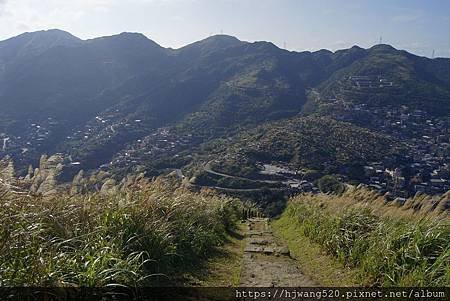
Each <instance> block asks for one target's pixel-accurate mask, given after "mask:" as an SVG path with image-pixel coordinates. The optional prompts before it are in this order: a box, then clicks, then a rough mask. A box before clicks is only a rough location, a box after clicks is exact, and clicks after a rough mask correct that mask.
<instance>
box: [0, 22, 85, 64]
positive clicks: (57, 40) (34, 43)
mask: <svg viewBox="0 0 450 301" xmlns="http://www.w3.org/2000/svg"><path fill="white" fill-rule="evenodd" d="M81 42H82V40H81V39H79V38H77V37H75V36H73V35H72V34H70V33H68V32H66V31H63V30H59V29H49V30H40V31H34V32H25V33H23V34H21V35H18V36H16V37H12V38H10V39H7V40H5V41H1V42H0V48H1V50H2V55H3V57H4V58H5V59H8V60H11V59H12V58H14V57H18V56H28V55H39V54H41V53H43V52H45V51H46V50H48V49H50V48H53V47H56V46H75V45H78V44H79V43H81Z"/></svg>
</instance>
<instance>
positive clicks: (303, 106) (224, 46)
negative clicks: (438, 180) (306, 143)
mask: <svg viewBox="0 0 450 301" xmlns="http://www.w3.org/2000/svg"><path fill="white" fill-rule="evenodd" d="M340 101H341V102H340ZM340 103H344V104H345V106H349V105H360V104H364V105H365V106H368V107H371V106H372V105H373V106H374V107H377V106H394V107H400V106H405V105H406V106H409V107H410V108H412V109H418V110H423V111H424V112H426V114H429V115H430V116H448V115H449V114H450V59H445V58H439V59H428V58H425V57H418V56H415V55H413V54H410V53H408V52H406V51H402V50H397V49H394V48H393V47H391V46H389V45H376V46H374V47H372V48H370V49H362V48H359V47H357V46H354V47H352V48H350V49H345V50H339V51H336V52H330V51H327V50H320V51H316V52H290V51H287V50H284V49H280V48H278V47H276V46H275V45H273V44H272V43H268V42H254V43H249V42H243V41H240V40H238V39H237V38H235V37H231V36H225V35H217V36H212V37H209V38H207V39H205V40H202V41H199V42H195V43H193V44H190V45H187V46H185V47H183V48H180V49H175V50H174V49H170V48H163V47H161V46H159V45H158V44H156V43H155V42H153V41H151V40H149V39H148V38H146V37H145V36H144V35H142V34H138V33H121V34H118V35H114V36H109V37H101V38H96V39H91V40H80V39H78V38H77V37H74V36H73V35H71V34H70V33H67V32H64V31H60V30H48V31H40V32H33V33H25V34H22V35H19V36H17V37H14V38H11V39H8V40H5V41H2V42H0V108H1V110H0V142H2V141H3V142H4V143H3V145H2V144H0V157H1V156H2V155H11V156H13V157H14V158H15V160H16V162H17V163H16V164H18V165H20V166H26V165H27V164H29V163H34V164H36V162H37V160H38V159H39V157H40V155H41V154H42V153H48V154H52V153H56V152H62V153H66V154H68V155H71V159H72V160H73V162H79V164H80V168H81V167H82V168H85V169H91V168H98V167H99V166H101V165H104V164H105V163H106V164H111V163H110V162H112V161H114V158H117V157H118V156H119V157H120V156H121V153H122V157H123V156H126V155H124V153H125V152H127V150H128V149H134V150H136V149H137V151H136V152H137V153H139V151H138V150H141V151H142V152H141V153H140V154H141V155H142V156H141V157H139V158H138V159H139V160H146V159H145V158H147V159H148V160H153V157H151V156H150V155H151V154H149V152H150V153H151V149H153V148H152V147H150V146H151V145H150V144H152V143H153V146H154V145H155V144H156V143H157V142H158V141H156V142H155V141H154V140H152V139H153V138H152V137H153V136H155V137H157V136H158V135H159V134H158V133H161V128H170V131H171V133H174V135H177V137H189V138H188V140H187V141H186V142H185V143H184V144H183V145H184V146H183V147H181V148H180V149H179V148H178V146H179V145H178V144H176V141H180V139H181V138H177V139H175V138H174V140H175V141H174V142H173V143H174V144H173V147H172V148H173V149H174V151H173V152H172V153H171V155H176V154H177V153H178V152H184V153H182V154H184V155H186V154H187V153H191V157H192V154H193V153H194V152H195V150H196V148H198V147H201V145H202V143H205V142H209V141H212V140H214V139H218V138H224V137H232V136H235V135H239V133H242V132H243V131H246V130H249V129H251V128H253V127H255V126H258V125H266V126H270V124H272V122H275V121H277V120H284V119H287V118H292V117H295V116H300V115H311V116H317V115H321V116H323V115H327V116H333V114H336V112H338V111H339V109H340V107H341V104H340ZM334 117H336V116H334ZM311 118H313V117H311ZM318 118H320V117H318ZM289 120H292V119H289ZM294 120H295V119H294ZM291 122H292V121H289V122H285V123H282V124H285V125H286V130H290V127H291V126H292V124H290V123H291ZM302 122H304V121H303V119H302ZM336 122H338V121H336ZM357 125H358V126H360V127H361V126H362V127H365V126H364V124H361V123H359V124H357ZM277 127H278V128H279V125H277ZM354 131H356V132H358V133H365V132H364V131H362V132H361V131H359V130H354ZM358 139H363V138H358ZM162 140H167V139H162ZM169 140H170V139H169ZM160 142H161V141H160ZM166 142H167V141H166ZM169 142H170V141H169ZM145 143H147V144H145ZM314 143H315V145H317V141H316V142H314ZM330 145H334V144H333V143H331V144H330ZM2 146H3V147H2ZM148 148H149V149H150V150H148V151H145V150H147V149H148ZM357 151H358V152H359V151H360V150H359V149H358V150H357ZM144 153H147V155H148V156H147V157H145V156H144ZM297 156H298V154H297ZM333 156H336V154H334V155H333ZM349 157H350V158H351V157H352V156H351V155H349ZM297 159H298V158H297ZM188 161H189V160H188ZM300 161H301V160H300ZM135 163H136V162H135ZM185 163H188V162H187V161H183V160H182V161H181V163H179V164H181V165H183V164H185ZM319 165H320V164H319Z"/></svg>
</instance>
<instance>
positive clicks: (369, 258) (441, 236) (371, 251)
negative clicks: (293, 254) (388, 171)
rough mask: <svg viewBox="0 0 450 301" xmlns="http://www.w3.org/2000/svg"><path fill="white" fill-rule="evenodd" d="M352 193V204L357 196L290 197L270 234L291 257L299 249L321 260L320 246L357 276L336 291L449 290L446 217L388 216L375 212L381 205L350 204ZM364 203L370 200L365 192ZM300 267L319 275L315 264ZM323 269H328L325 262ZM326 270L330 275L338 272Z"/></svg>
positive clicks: (449, 244)
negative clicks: (355, 285)
mask: <svg viewBox="0 0 450 301" xmlns="http://www.w3.org/2000/svg"><path fill="white" fill-rule="evenodd" d="M356 193H357V194H359V196H358V197H356V199H358V198H361V197H362V194H363V192H361V191H351V192H346V193H344V195H341V196H333V195H299V196H297V197H294V198H293V199H291V200H290V201H289V203H288V206H287V208H286V210H285V212H284V213H283V215H282V216H281V218H280V220H278V221H276V222H275V228H276V229H278V232H279V233H280V235H281V236H282V237H283V238H284V239H286V240H287V241H288V242H289V243H290V246H291V249H293V250H294V251H295V250H297V252H298V253H301V252H300V251H302V248H304V250H303V253H304V254H306V256H311V255H308V252H310V253H311V252H312V253H314V252H316V253H317V254H320V252H319V251H318V250H317V249H316V251H314V248H317V247H318V246H320V250H321V251H324V252H325V253H326V254H328V255H329V256H328V257H327V258H329V257H332V258H334V259H335V261H336V262H337V263H339V264H341V265H342V266H345V267H347V268H351V269H353V270H355V271H356V272H355V274H353V273H350V274H349V275H347V276H349V277H347V276H345V277H344V278H343V280H342V283H341V284H340V285H348V284H349V281H350V282H351V281H352V279H353V280H356V282H357V283H358V284H360V285H376V286H449V285H450V222H449V220H448V218H446V217H445V215H437V214H436V215H433V214H430V215H429V217H428V218H425V217H423V216H422V215H420V217H419V215H418V216H417V217H414V215H413V214H407V211H408V209H407V208H404V209H401V208H398V207H391V210H388V207H389V205H388V204H385V205H384V206H385V207H386V208H384V210H380V209H381V207H382V206H381V205H379V206H375V203H373V204H372V205H370V202H366V203H361V202H358V203H357V202H356V201H355V200H354V199H355V198H353V199H351V198H352V194H356ZM366 197H367V198H371V197H373V195H371V193H370V192H367V195H366ZM402 212H403V213H402ZM302 237H304V238H307V239H306V242H305V239H303V240H302V239H301V238H302ZM301 244H303V245H301ZM305 250H307V251H306V253H305ZM308 250H309V251H308ZM298 256H304V255H303V254H299V255H298ZM305 264H306V265H307V266H309V268H311V269H312V272H317V271H319V273H320V270H321V269H320V266H316V267H315V266H314V265H315V264H317V262H316V263H315V262H310V263H305ZM324 264H325V265H327V264H329V263H328V261H327V260H326V258H325V260H324ZM300 265H302V260H301V259H300ZM330 267H331V268H332V269H331V270H332V271H333V272H334V271H335V268H339V267H338V266H334V268H333V264H330ZM303 268H304V267H303ZM323 269H325V270H326V269H327V268H325V267H322V270H323ZM344 270H345V269H344ZM306 272H307V273H308V271H306ZM309 272H311V271H309ZM324 275H325V274H324ZM318 276H319V279H318V281H321V280H322V282H323V281H325V282H326V281H327V277H326V275H325V276H324V278H323V279H320V275H318ZM327 284H328V283H327ZM332 284H335V283H332Z"/></svg>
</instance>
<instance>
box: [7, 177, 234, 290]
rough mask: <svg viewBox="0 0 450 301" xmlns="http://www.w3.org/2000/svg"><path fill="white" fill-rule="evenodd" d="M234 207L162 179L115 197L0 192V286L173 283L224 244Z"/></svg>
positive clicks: (141, 183)
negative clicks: (46, 195)
mask: <svg viewBox="0 0 450 301" xmlns="http://www.w3.org/2000/svg"><path fill="white" fill-rule="evenodd" d="M239 206H240V203H239V202H237V201H236V200H233V199H231V198H225V197H219V196H216V195H214V194H213V193H211V192H207V191H202V192H200V193H193V192H190V191H188V190H186V189H183V188H176V184H175V183H173V182H172V181H169V180H166V179H157V180H155V181H153V182H148V181H144V180H141V181H138V182H136V183H135V185H134V187H129V188H128V189H124V190H123V191H120V192H116V193H114V194H109V195H102V194H99V193H93V194H86V195H77V196H72V197H69V196H68V195H63V194H61V195H58V196H54V197H46V198H45V197H41V196H31V195H29V194H18V193H17V192H16V193H12V192H8V191H6V190H2V191H0V285H1V286H89V287H94V286H95V287H99V286H107V285H126V286H130V287H135V286H152V285H158V284H163V283H171V281H173V280H174V278H175V277H176V276H179V275H181V274H182V273H187V272H189V271H190V270H191V269H193V268H194V267H198V266H199V264H200V263H201V262H202V261H203V260H204V259H206V258H208V257H209V256H211V253H212V251H213V250H214V248H215V247H217V246H220V245H221V244H223V243H224V242H225V240H226V239H227V231H228V230H230V229H232V228H233V227H234V225H235V222H236V220H237V218H238V217H237V214H238V213H240V212H241V211H240V207H239Z"/></svg>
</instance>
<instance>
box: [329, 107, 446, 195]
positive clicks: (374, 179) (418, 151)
mask: <svg viewBox="0 0 450 301" xmlns="http://www.w3.org/2000/svg"><path fill="white" fill-rule="evenodd" d="M334 102H335V103H338V102H339V107H340V108H341V110H339V111H336V112H338V113H336V116H335V117H336V118H337V119H339V120H343V121H348V122H352V123H355V124H360V125H362V126H365V127H370V128H372V129H373V130H375V131H378V132H381V133H384V134H387V135H389V136H391V137H393V138H395V139H397V140H398V141H400V142H402V143H403V145H404V149H405V153H404V154H402V156H403V159H402V160H401V161H400V162H368V163H367V166H365V167H364V169H365V174H366V181H365V182H366V184H368V185H369V186H371V187H372V188H373V189H376V190H377V191H380V192H389V193H391V194H393V195H394V196H397V197H408V196H412V195H414V194H415V193H417V192H424V193H428V194H441V193H445V192H446V191H448V190H450V181H449V179H450V117H449V116H440V117H439V116H433V115H431V114H428V113H427V112H426V111H424V110H421V109H417V108H411V107H408V106H406V105H402V106H389V105H387V106H379V107H373V106H371V107H369V106H368V105H367V104H364V103H361V104H352V103H350V102H345V101H343V100H334Z"/></svg>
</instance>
